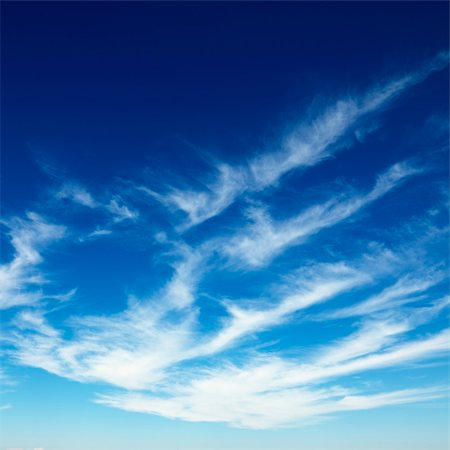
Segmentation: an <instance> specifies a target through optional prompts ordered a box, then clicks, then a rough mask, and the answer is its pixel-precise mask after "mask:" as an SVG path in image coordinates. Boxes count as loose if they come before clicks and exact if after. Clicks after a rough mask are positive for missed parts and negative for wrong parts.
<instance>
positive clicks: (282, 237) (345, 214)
mask: <svg viewBox="0 0 450 450" xmlns="http://www.w3.org/2000/svg"><path fill="white" fill-rule="evenodd" d="M418 172H419V170H417V169H415V168H413V167H412V166H410V165H408V164H406V163H399V164H395V165H394V166H392V167H391V168H389V169H388V170H387V171H386V172H385V173H383V174H381V175H380V176H379V177H378V179H377V182H376V184H375V186H374V187H373V188H372V190H371V191H369V192H368V193H366V194H353V195H348V196H347V197H345V196H342V195H341V196H337V197H334V198H332V199H330V200H328V201H327V202H325V203H322V204H318V205H314V206H311V207H309V208H308V209H307V210H305V211H303V212H302V213H300V214H298V215H297V216H294V217H292V218H290V219H287V220H284V221H279V222H275V221H274V220H272V218H271V217H270V216H269V214H268V213H267V211H266V210H264V209H261V208H259V209H252V210H251V211H250V217H251V219H252V220H253V223H252V224H250V225H249V226H248V227H247V229H244V230H242V231H241V232H239V233H238V234H237V235H236V236H234V237H232V238H231V239H228V240H226V241H225V242H224V244H223V247H222V249H221V251H222V252H223V253H224V254H225V255H226V256H227V257H229V258H232V259H237V260H238V261H242V262H244V263H245V264H247V265H249V266H253V267H261V266H263V265H265V264H267V263H268V262H270V260H271V259H272V258H274V257H275V256H277V255H278V254H280V253H281V252H282V251H283V250H284V249H285V248H287V247H289V246H291V245H294V244H296V243H298V242H299V241H300V240H305V239H306V238H308V237H309V236H311V235H314V234H316V233H318V232H319V231H321V230H323V229H325V228H329V227H331V226H333V225H336V224H337V223H339V222H341V221H343V220H345V219H347V218H349V217H350V216H352V215H354V214H355V213H357V212H358V211H360V210H361V209H362V208H364V207H365V206H367V205H369V204H370V203H372V202H374V201H375V200H377V199H379V198H380V197H382V196H383V195H385V194H386V193H388V192H389V191H391V190H392V189H394V188H395V187H397V186H398V185H399V184H400V183H401V182H403V181H404V180H405V179H407V178H408V177H410V176H412V175H414V174H416V173H418Z"/></svg>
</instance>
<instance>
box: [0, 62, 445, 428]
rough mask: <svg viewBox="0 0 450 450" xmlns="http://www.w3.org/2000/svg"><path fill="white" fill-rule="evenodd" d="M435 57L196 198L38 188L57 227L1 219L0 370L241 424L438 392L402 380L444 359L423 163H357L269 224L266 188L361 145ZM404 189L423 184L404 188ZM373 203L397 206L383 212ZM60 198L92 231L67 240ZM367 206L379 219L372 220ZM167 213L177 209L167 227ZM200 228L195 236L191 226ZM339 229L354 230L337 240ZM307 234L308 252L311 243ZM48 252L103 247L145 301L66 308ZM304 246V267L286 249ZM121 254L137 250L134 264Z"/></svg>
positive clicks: (173, 191) (153, 410) (439, 244)
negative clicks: (4, 243) (1, 331)
mask: <svg viewBox="0 0 450 450" xmlns="http://www.w3.org/2000/svg"><path fill="white" fill-rule="evenodd" d="M447 63H448V55H446V54H439V55H438V56H437V57H436V58H435V59H433V60H431V61H429V62H427V63H425V64H424V65H423V66H422V67H421V68H419V69H417V70H416V71H413V72H411V73H409V74H407V75H405V76H403V77H398V78H394V79H391V80H388V81H384V82H380V83H379V84H377V85H376V86H375V87H372V88H371V89H369V90H367V91H366V92H365V93H363V94H360V95H358V96H349V97H347V98H343V99H340V100H339V101H337V102H335V103H334V104H332V105H331V106H329V107H325V108H324V110H322V111H319V112H318V113H317V115H316V116H315V118H312V119H310V118H308V119H306V120H304V121H303V122H302V123H300V124H299V125H298V126H297V127H295V129H293V131H292V132H291V133H289V134H288V135H287V136H284V137H282V138H281V139H280V142H279V145H278V147H277V148H274V149H269V150H267V151H266V152H263V153H260V154H258V155H256V156H255V155H250V156H249V157H248V158H247V159H245V160H243V161H242V162H241V163H239V164H237V165H235V166H231V165H227V164H225V163H218V164H217V167H216V170H217V172H216V174H215V175H213V176H211V177H210V178H209V179H208V177H206V178H205V179H207V180H208V181H206V183H204V185H205V189H204V190H196V189H191V188H187V189H181V188H175V187H167V186H170V183H167V184H165V187H164V186H163V187H162V189H161V191H160V192H156V191H155V190H151V189H149V188H148V187H146V186H142V185H138V184H137V183H135V182H132V183H131V184H132V186H134V188H133V189H132V194H130V191H126V192H124V191H121V190H120V189H112V188H109V187H107V186H101V187H98V189H92V192H94V193H96V194H95V195H94V194H93V193H91V192H90V190H88V189H86V188H85V187H84V186H83V185H82V184H81V183H74V182H72V181H70V180H67V181H65V182H63V183H62V186H60V188H59V190H57V192H56V193H55V192H53V195H54V197H55V198H56V200H57V203H58V205H59V209H58V208H55V209H56V212H57V214H59V216H58V217H57V218H55V220H50V219H44V218H43V217H44V215H39V214H36V213H28V214H27V215H26V217H25V218H13V219H10V220H7V221H4V222H2V225H3V226H4V227H5V229H6V230H7V233H6V238H7V240H8V242H9V243H10V244H11V252H10V253H11V256H10V257H9V259H8V260H7V261H6V262H5V263H4V264H3V265H2V266H1V268H0V281H1V287H0V299H1V300H0V308H1V309H7V308H12V307H16V313H15V314H11V320H9V321H8V324H7V325H8V329H7V333H6V335H5V338H4V340H5V342H6V343H7V345H8V358H9V361H10V362H11V363H12V364H16V365H22V366H28V367H35V368H40V369H42V370H45V371H47V372H49V373H51V374H54V375H56V376H59V377H64V378H67V379H70V380H75V381H77V382H80V383H96V386H100V387H98V389H99V390H100V389H102V390H103V389H104V386H105V385H106V386H107V389H108V391H107V392H106V393H105V391H104V390H103V391H102V392H101V393H99V394H98V395H96V397H95V401H96V402H98V403H101V404H103V405H107V406H111V407H117V408H121V409H124V410H128V411H138V412H144V413H149V414H156V415H160V416H163V417H168V418H175V419H182V420H187V421H206V422H225V423H227V424H230V425H232V426H238V427H246V428H254V429H262V428H274V427H275V428H276V427H284V426H302V425H305V424H308V423H311V422H313V421H317V420H322V419H323V418H325V417H327V416H329V415H332V414H337V413H339V412H343V411H352V410H361V409H372V408H379V407H384V406H389V405H399V404H408V403H413V402H423V401H433V400H435V399H438V398H442V397H444V396H445V395H446V394H445V389H444V388H443V386H442V385H441V384H439V383H438V382H437V381H436V380H435V379H432V380H431V382H428V381H427V382H423V383H418V382H417V381H411V380H409V379H408V377H404V376H403V374H404V373H409V372H408V371H409V370H412V369H411V367H412V366H413V367H414V368H415V369H414V370H421V368H422V365H423V363H424V362H426V363H427V364H429V363H433V364H434V363H436V364H443V363H444V362H445V357H446V355H447V353H448V350H449V337H450V335H449V332H448V330H447V329H446V326H445V319H446V318H447V316H448V306H449V297H448V292H447V291H446V290H445V286H444V285H445V282H447V281H448V257H447V255H446V254H445V253H446V252H443V250H442V249H443V248H444V247H443V240H444V239H445V235H446V233H447V232H448V220H447V219H443V216H444V212H445V211H444V209H445V207H442V204H441V203H440V201H439V199H437V198H436V196H435V195H434V194H435V192H436V191H437V189H436V185H437V182H436V181H435V180H434V179H433V176H428V175H429V174H430V173H431V172H432V171H433V170H434V169H433V165H432V164H429V167H426V168H424V167H423V166H421V165H420V163H419V160H418V159H413V158H411V159H408V160H404V154H403V155H402V157H399V158H395V159H394V158H393V159H392V160H391V161H390V162H389V163H386V166H385V167H386V169H385V170H384V171H382V172H381V173H376V171H375V170H374V169H373V168H370V167H367V168H365V171H364V172H363V173H359V172H358V171H357V170H356V169H355V174H354V177H353V178H354V179H357V181H355V183H360V184H357V185H364V186H366V185H369V187H366V188H364V189H362V188H358V189H357V188H351V187H350V186H349V184H347V183H345V182H342V183H341V184H339V191H337V188H336V185H333V186H334V187H333V188H329V189H328V191H327V192H326V193H325V200H321V201H317V200H314V201H312V200H310V199H309V200H308V198H307V197H306V198H305V199H303V201H302V205H303V206H302V210H300V211H299V210H298V208H296V207H295V206H292V205H291V206H290V207H289V210H288V208H284V210H283V214H282V217H277V216H276V214H277V213H276V212H275V211H276V208H272V206H273V204H272V203H271V202H272V201H273V198H272V197H271V196H270V195H265V194H267V193H264V191H265V190H266V189H268V188H270V187H271V188H276V189H278V190H280V191H282V189H283V188H285V186H284V185H283V183H284V181H285V177H284V176H285V175H286V174H288V173H290V172H292V171H294V170H298V169H301V170H307V169H308V168H310V167H313V166H316V165H318V164H320V163H321V162H322V161H324V160H326V159H330V158H332V157H336V158H337V157H338V156H339V152H340V151H341V150H343V149H344V148H347V146H348V145H347V144H348V140H347V139H346V138H347V137H348V136H349V134H351V133H353V134H354V133H355V131H356V130H363V131H361V134H360V137H359V138H358V139H359V141H360V142H361V143H364V142H365V141H366V140H369V139H370V136H369V134H368V133H370V130H371V128H372V127H373V122H371V121H372V120H373V117H374V116H375V115H377V116H378V115H381V114H382V113H383V112H384V111H385V110H386V109H387V108H388V107H389V106H390V104H391V102H392V101H393V100H394V99H396V98H397V97H398V96H399V95H400V94H401V93H403V92H405V91H406V90H407V89H410V88H412V87H413V86H414V85H416V84H417V83H419V82H421V81H423V80H425V79H426V78H427V77H428V76H429V75H430V74H431V73H432V72H434V71H436V70H440V69H442V68H444V67H446V65H447ZM371 124H372V125H371ZM377 126H380V125H377ZM427 126H428V125H427ZM364 130H365V131H364ZM363 135H364V136H363ZM427 145H429V143H428V142H427ZM389 164H390V166H389ZM357 172H358V173H357ZM336 175H337V174H336V173H333V175H332V177H333V179H335V178H336ZM432 175H433V174H432ZM419 178H420V179H421V180H423V181H421V183H422V184H423V186H419V185H418V183H417V184H415V185H414V186H413V182H414V181H416V180H418V179H419ZM403 184H405V188H404V189H400V186H402V185H403ZM86 186H90V185H89V184H88V183H86ZM327 186H329V185H327ZM304 187H305V188H308V186H297V188H299V190H300V189H303V188H304ZM309 187H311V186H309ZM406 187H408V189H407V188H406ZM411 187H414V189H409V188H411ZM136 189H137V190H139V191H140V192H143V193H145V194H146V195H147V196H151V197H152V198H154V199H156V200H157V201H159V202H161V203H162V204H164V205H165V206H167V209H166V210H164V208H162V209H163V210H164V211H163V212H161V211H154V210H153V209H152V208H151V207H150V208H149V205H148V204H147V203H145V202H142V197H140V198H139V199H135V198H133V195H135V194H136ZM420 189H424V190H425V189H428V190H427V191H426V195H424V196H423V198H422V199H421V200H422V203H420V202H417V201H416V200H417V198H418V197H420V195H418V194H417V192H419V191H420ZM322 190H323V189H322ZM98 192H103V193H104V194H98ZM111 193H112V194H111ZM387 196H389V197H390V198H391V199H392V198H394V199H395V200H396V202H385V201H386V198H387ZM250 197H251V198H250ZM240 198H245V199H246V200H249V202H251V205H252V206H250V207H249V206H248V204H249V203H246V202H241V203H240V204H239V206H242V208H237V209H238V211H236V214H234V215H233V214H231V216H232V217H228V218H227V220H228V221H221V220H219V219H220V217H219V216H220V214H221V213H222V212H223V211H224V210H225V209H226V208H228V207H229V206H231V205H232V204H233V203H235V202H237V201H238V200H239V199H240ZM430 198H432V199H433V200H432V201H430V200H429V199H430ZM63 200H66V201H67V200H68V201H69V202H70V205H72V208H73V209H72V210H71V211H72V212H74V211H75V212H76V214H78V213H79V211H81V210H82V211H83V214H84V215H85V216H89V217H94V219H93V220H94V221H95V222H94V224H95V227H93V226H92V224H91V222H89V230H88V231H86V229H83V230H81V231H80V228H82V227H78V226H77V225H78V222H77V221H74V220H73V214H72V215H70V214H67V215H64V214H60V211H61V208H60V206H61V204H60V202H61V201H63ZM375 202H377V204H378V203H380V204H381V206H382V207H383V208H382V210H383V214H386V215H392V216H393V217H394V219H395V220H393V221H392V222H393V223H394V225H392V226H390V227H385V226H384V225H383V222H382V221H381V222H380V223H381V225H380V224H379V222H378V221H377V220H376V219H377V217H376V216H377V211H373V210H374V209H375V208H374V206H375V205H374V204H375ZM383 202H385V203H383ZM431 203H432V204H431ZM425 204H426V206H424V205H425ZM243 205H245V206H243ZM150 206H153V205H150ZM369 207H371V208H370V209H369ZM396 208H397V209H398V210H401V211H400V212H399V211H397V210H396ZM55 209H53V210H52V211H50V209H49V211H48V212H49V214H50V213H51V212H53V214H54V213H55ZM160 209H161V208H160ZM380 209H381V208H380ZM37 210H39V205H38V208H37ZM40 210H45V207H44V206H43V205H40ZM363 210H364V212H365V214H364V215H362V214H360V213H361V212H362V211H363ZM180 211H181V212H182V213H183V214H184V215H185V216H186V217H185V218H186V220H185V221H184V222H183V223H182V224H181V225H180V223H179V212H180ZM430 211H432V212H430ZM157 214H161V217H158V219H160V222H157V221H156V220H155V223H163V224H164V226H163V227H161V229H160V230H158V231H157V232H155V229H156V225H155V223H154V222H152V220H153V218H154V216H156V215H157ZM50 215H51V214H50ZM79 215H80V216H81V214H79ZM99 216H100V217H102V219H101V220H102V221H103V222H102V223H98V217H99ZM45 217H47V214H46V215H45ZM83 217H84V216H83ZM213 217H216V218H217V220H216V221H215V222H213V221H211V222H210V223H209V224H208V225H209V227H208V226H206V224H205V226H204V227H201V228H200V227H199V228H197V229H196V228H194V227H193V226H194V225H199V224H201V223H202V222H204V221H206V220H208V219H211V218H213ZM138 218H139V220H137V219H138ZM349 219H352V220H353V221H354V223H353V227H352V231H348V230H345V229H344V230H341V229H339V232H337V228H338V226H339V225H340V224H342V223H344V222H345V221H347V220H349ZM446 220H447V221H446ZM65 221H66V222H65ZM55 223H61V225H55ZM173 224H175V225H173ZM131 226H133V227H136V229H137V230H138V235H139V237H140V238H141V239H138V243H137V244H136V242H131V240H130V241H129V240H128V235H127V234H126V231H127V229H128V227H131ZM85 228H86V227H85ZM188 229H190V231H189V232H187V230H188ZM149 230H150V231H149ZM353 230H357V231H358V233H359V234H358V239H355V235H354V234H353ZM373 230H375V231H373ZM113 232H114V234H115V235H117V236H118V238H119V239H118V240H120V244H121V245H122V247H120V250H121V251H122V253H119V254H116V253H114V256H110V253H108V252H107V251H105V247H97V248H96V247H95V245H94V244H95V243H94V242H92V241H93V240H95V239H97V238H98V237H100V236H106V235H110V234H112V233H113ZM319 233H320V238H321V242H320V244H317V243H316V241H315V240H313V239H312V237H313V236H316V235H318V234H319ZM69 236H70V239H69ZM336 240H340V242H339V244H340V245H339V246H335V247H338V248H339V250H334V248H335V247H333V246H332V245H331V246H330V247H333V249H332V250H329V248H328V247H327V243H328V244H335V243H336ZM59 241H63V242H65V244H67V246H68V247H67V248H68V249H69V250H67V252H68V254H70V252H71V250H73V251H77V252H81V250H86V249H87V250H86V252H87V256H86V257H87V258H92V257H93V255H94V252H95V251H97V252H99V253H102V252H105V253H106V256H105V257H104V258H99V260H98V263H99V264H101V265H102V267H101V268H102V269H104V270H105V271H106V272H107V271H108V269H109V267H110V266H109V258H116V259H115V260H114V262H115V263H118V265H120V264H122V265H121V267H122V270H123V271H124V272H127V271H130V272H132V275H133V276H134V272H135V271H136V272H138V271H139V270H141V271H142V273H139V274H136V279H137V278H138V277H141V278H139V279H140V280H142V279H143V280H144V282H145V283H148V285H149V286H148V289H147V290H145V292H146V293H145V294H143V293H142V289H140V290H139V289H137V288H136V292H134V291H133V289H132V288H128V295H127V296H125V295H124V302H123V304H122V305H121V307H120V308H116V306H117V304H114V305H113V306H111V305H109V303H108V304H107V306H108V307H109V306H111V308H113V307H114V308H116V309H114V312H111V311H112V310H109V309H108V310H103V309H102V308H104V307H105V303H102V301H100V300H98V299H95V298H93V299H89V301H92V302H93V303H95V305H96V306H97V307H99V309H100V311H97V312H95V313H91V314H87V313H83V312H80V311H83V310H84V311H85V309H83V307H82V306H83V303H82V302H83V300H82V299H78V298H77V296H76V295H75V290H73V291H71V292H69V293H68V294H66V295H61V294H55V293H54V288H53V289H52V283H51V282H50V280H51V277H47V276H46V274H45V271H44V269H43V265H44V262H45V263H48V265H49V266H51V259H52V258H51V255H50V256H49V257H48V258H47V257H46V259H44V256H45V255H46V252H47V251H48V250H49V248H50V245H51V244H56V242H59ZM69 241H70V242H69ZM144 241H145V244H146V246H144V245H143V243H144ZM80 242H83V245H80ZM322 242H325V244H323V245H322ZM306 244H308V245H309V247H310V249H309V253H308V255H307V256H304V257H302V258H298V259H295V258H292V256H291V255H290V254H289V252H288V251H287V250H288V249H290V248H292V247H294V246H299V245H304V246H306ZM91 245H92V247H90V246H91ZM71 246H72V247H71ZM77 246H78V247H77ZM133 246H134V247H133ZM81 247H82V249H81V250H80V248H81ZM118 247H119V246H118ZM136 247H138V248H136ZM99 248H100V250H99ZM93 249H94V250H93ZM124 249H125V250H124ZM115 250H116V251H120V250H117V249H115ZM133 251H134V253H133ZM111 254H113V252H112V251H111ZM130 254H133V255H136V254H138V255H139V256H140V259H139V258H138V259H137V261H140V262H139V263H138V264H136V265H132V266H131V265H130V266H131V267H132V268H131V269H130V267H128V265H129V263H130V262H132V261H131V260H130V259H128V258H131V257H130ZM142 254H145V256H146V259H145V258H142ZM102 256H103V254H102ZM94 257H95V256H94ZM122 258H123V259H122ZM149 260H151V261H152V263H153V265H151V264H150V263H148V261H149ZM147 263H148V265H146V264H147ZM150 267H151V268H153V269H154V272H151V270H150ZM108 275H109V273H108ZM127 275H129V273H128V272H127ZM115 277H120V274H118V273H115V274H114V275H111V277H110V279H108V283H111V285H113V286H114V288H115V289H116V288H117V289H120V288H118V287H117V286H118V283H115V282H116V280H115V279H114V278H115ZM97 281H98V280H97V279H96V277H95V273H93V274H92V283H93V284H95V283H96V282H97ZM141 283H142V282H141ZM128 286H129V284H128ZM137 292H140V293H139V294H138V293H137ZM47 298H53V299H68V298H72V299H75V300H74V301H76V302H81V303H77V309H76V311H78V312H77V313H76V314H73V313H68V312H67V314H66V315H65V316H64V314H65V311H64V310H63V311H61V310H59V311H58V314H57V315H55V314H54V311H53V310H52V308H51V307H50V306H49V305H48V304H47V302H45V301H43V300H45V299H47ZM49 303H51V302H49ZM79 306H80V307H79ZM78 307H79V308H78ZM68 311H70V309H68ZM61 316H64V317H65V318H64V319H63V320H61ZM393 369H395V371H394V370H393ZM398 374H400V375H398ZM373 380H376V381H375V382H374V381H373Z"/></svg>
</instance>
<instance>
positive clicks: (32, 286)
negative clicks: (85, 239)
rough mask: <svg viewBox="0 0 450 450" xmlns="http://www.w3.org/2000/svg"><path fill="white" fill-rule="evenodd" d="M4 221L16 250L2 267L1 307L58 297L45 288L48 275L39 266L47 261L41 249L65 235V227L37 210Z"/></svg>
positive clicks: (0, 273) (0, 270)
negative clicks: (24, 217) (37, 212)
mask: <svg viewBox="0 0 450 450" xmlns="http://www.w3.org/2000/svg"><path fill="white" fill-rule="evenodd" d="M2 224H3V225H4V226H5V227H6V228H7V229H8V235H9V238H10V242H11V245H12V247H13V248H14V254H13V257H12V260H11V261H9V262H7V263H5V264H3V265H2V266H1V267H0V309H6V308H11V307H13V306H19V305H29V304H33V303H36V302H38V301H39V300H40V299H42V298H45V297H46V298H51V297H55V296H54V295H53V296H52V295H49V294H46V293H45V292H44V291H43V289H42V286H43V285H44V284H45V283H46V279H45V276H44V274H43V273H42V272H40V271H39V269H38V268H39V265H40V264H41V263H42V261H43V258H42V255H41V252H42V251H43V250H44V249H45V248H46V247H47V246H48V245H49V244H51V243H52V242H55V241H58V240H60V239H62V238H63V237H64V235H65V232H66V229H65V227H64V226H61V225H54V224H51V223H48V222H47V221H45V219H43V218H42V217H41V216H39V215H37V214H35V213H28V214H27V217H26V219H20V218H15V219H13V220H9V221H3V223H2Z"/></svg>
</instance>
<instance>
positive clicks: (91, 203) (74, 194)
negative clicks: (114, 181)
mask: <svg viewBox="0 0 450 450" xmlns="http://www.w3.org/2000/svg"><path fill="white" fill-rule="evenodd" d="M55 197H56V198H57V199H68V200H70V201H72V202H74V203H76V204H79V205H81V206H84V207H87V208H90V209H99V210H103V211H105V212H107V213H108V214H109V215H110V216H111V217H112V220H113V222H116V223H117V222H122V221H123V220H135V219H136V218H137V217H138V216H139V214H138V212H137V211H135V210H132V209H130V208H129V207H128V206H127V205H125V203H124V202H123V200H122V199H121V198H120V197H119V196H117V195H115V196H113V197H112V198H110V199H109V200H106V201H101V200H97V199H94V197H93V196H92V194H91V193H90V192H88V190H87V189H86V188H85V187H83V186H81V185H80V184H79V183H74V182H65V183H64V184H63V185H62V187H61V188H60V189H59V190H58V191H57V192H56V194H55ZM100 235H101V234H97V236H100ZM92 236H93V234H92V233H91V237H92Z"/></svg>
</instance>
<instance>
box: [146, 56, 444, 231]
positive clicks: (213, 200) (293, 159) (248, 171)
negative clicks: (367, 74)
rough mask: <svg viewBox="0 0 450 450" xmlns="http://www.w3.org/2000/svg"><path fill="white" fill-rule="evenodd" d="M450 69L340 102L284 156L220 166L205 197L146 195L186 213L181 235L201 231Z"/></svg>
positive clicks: (437, 61) (296, 135)
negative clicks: (246, 196)
mask: <svg viewBox="0 0 450 450" xmlns="http://www.w3.org/2000/svg"><path fill="white" fill-rule="evenodd" d="M447 65H448V54H447V53H446V52H442V53H439V54H438V55H437V56H436V57H434V58H433V59H431V60H430V61H428V62H426V63H425V64H424V65H423V66H422V67H421V68H419V69H418V70H417V71H414V72H411V73H409V74H407V75H405V76H402V77H399V78H395V79H393V80H390V81H387V82H386V83H384V84H380V85H378V86H376V87H374V88H372V89H370V90H369V91H368V92H366V93H365V94H363V95H361V96H359V97H354V98H346V99H342V100H339V101H337V102H336V103H335V104H334V105H333V106H331V107H329V108H328V109H327V110H326V111H325V112H323V113H321V114H320V115H319V116H318V117H316V118H315V119H314V120H311V121H309V122H306V123H303V124H301V125H299V126H298V127H297V128H296V129H295V130H294V131H293V132H291V133H290V134H289V135H288V136H286V137H285V138H283V140H282V142H281V148H280V149H279V150H276V151H272V152H266V153H262V154H260V155H258V156H256V157H254V158H253V159H251V160H250V161H249V163H248V164H244V165H241V166H236V167H233V166H229V165H227V164H225V163H221V164H219V165H218V166H217V168H216V169H217V175H216V176H215V178H214V179H213V180H212V181H211V182H208V183H206V185H205V187H206V189H205V190H204V191H195V190H180V189H176V188H170V189H169V191H168V193H166V194H159V193H156V192H154V191H152V190H150V189H148V188H145V187H142V186H141V187H140V189H141V190H143V191H144V192H147V193H148V194H150V195H151V196H152V197H154V198H156V199H157V200H159V201H161V202H162V203H164V204H166V205H167V206H169V207H171V208H175V209H178V210H181V211H183V212H184V213H185V214H186V215H187V216H188V222H187V223H185V224H184V225H183V226H182V227H181V229H185V228H188V227H191V226H194V225H198V224H199V223H201V222H204V221H205V220H208V219H210V218H212V217H214V216H216V215H218V214H220V213H221V212H222V211H223V210H224V209H226V208H228V207H229V206H230V205H231V204H232V203H233V202H234V201H235V200H236V198H237V197H239V196H240V195H242V194H243V193H245V192H258V191H261V190H264V189H265V188H267V187H270V186H274V185H275V184H276V183H277V182H278V180H280V178H281V177H282V176H283V175H284V174H286V173H287V172H290V171H292V170H294V169H298V168H308V167H312V166H314V165H316V164H318V163H320V162H321V161H323V160H325V159H327V158H330V157H331V156H333V155H334V154H335V153H336V152H337V151H338V150H339V149H340V146H339V145H338V144H339V140H340V139H341V138H343V137H344V136H345V135H346V133H347V132H349V131H351V130H353V128H354V127H355V126H358V125H359V123H360V121H361V120H362V119H364V118H365V117H367V116H368V115H370V114H374V113H377V112H379V111H381V110H382V109H383V108H385V107H387V106H388V105H389V103H390V102H391V101H392V100H394V99H395V98H396V97H397V96H399V95H400V94H402V93H403V92H404V91H405V90H407V89H409V88H411V87H412V86H414V85H415V84H417V83H420V82H421V81H423V80H424V79H426V78H427V77H428V76H429V75H430V74H432V73H433V72H435V71H438V70H442V69H443V68H445V67H446V66H447ZM341 147H342V146H341Z"/></svg>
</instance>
